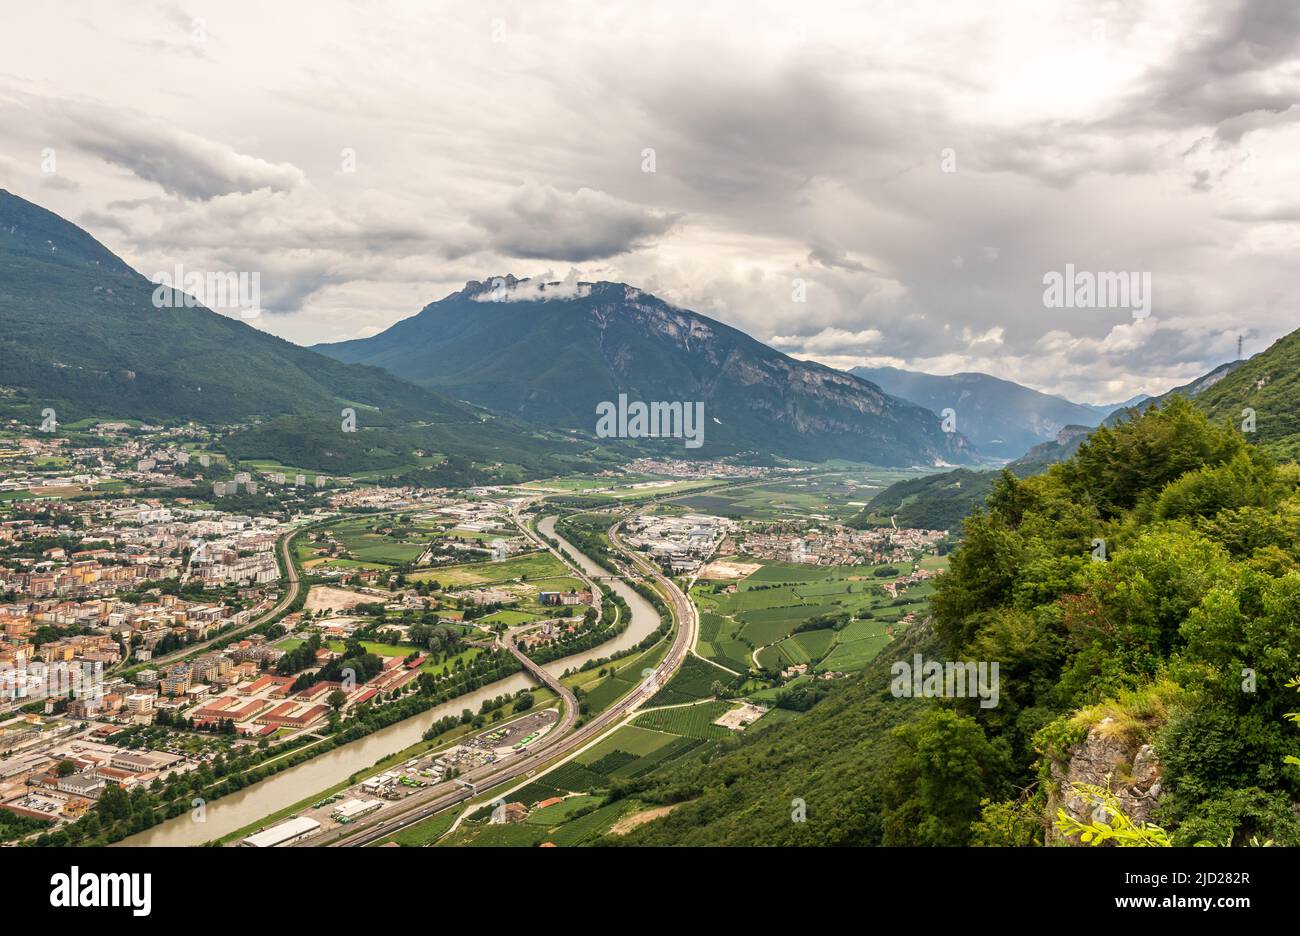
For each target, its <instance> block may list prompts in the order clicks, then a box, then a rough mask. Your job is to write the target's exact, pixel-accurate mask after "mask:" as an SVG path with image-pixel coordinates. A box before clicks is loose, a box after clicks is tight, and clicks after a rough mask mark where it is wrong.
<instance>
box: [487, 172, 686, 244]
mask: <svg viewBox="0 0 1300 936" xmlns="http://www.w3.org/2000/svg"><path fill="white" fill-rule="evenodd" d="M680 217H681V216H680V215H679V214H677V213H673V212H655V211H649V210H647V209H645V208H643V207H641V206H639V205H633V204H629V203H628V202H624V201H620V200H619V199H617V198H612V197H610V196H609V195H607V194H605V193H604V192H598V191H593V190H592V189H587V188H583V189H579V190H578V191H576V192H562V191H559V190H558V189H554V188H551V187H549V186H539V185H525V186H522V187H520V188H519V189H518V190H516V191H514V192H512V193H511V194H510V195H509V196H508V197H507V198H506V199H505V200H504V201H503V202H501V203H500V204H498V205H495V206H492V207H486V208H483V209H481V210H479V211H477V212H475V214H474V215H473V218H472V220H473V221H474V223H475V224H477V225H478V226H480V227H482V228H483V229H484V230H485V231H486V232H487V235H488V240H489V243H490V245H491V246H492V247H493V248H494V249H495V250H497V251H498V252H500V253H501V254H503V255H505V256H507V257H520V258H525V259H541V260H564V261H568V262H573V263H579V262H583V261H587V260H603V259H606V258H608V257H613V256H616V255H618V254H621V253H626V252H628V251H629V250H636V249H638V248H640V247H643V246H645V244H646V243H648V242H649V241H651V240H652V239H653V238H655V237H658V236H660V235H663V234H666V233H667V232H668V231H670V230H671V229H672V227H673V225H675V224H676V223H677V222H678V221H679V220H680Z"/></svg>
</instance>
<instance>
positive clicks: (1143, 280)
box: [1043, 263, 1151, 319]
mask: <svg viewBox="0 0 1300 936" xmlns="http://www.w3.org/2000/svg"><path fill="white" fill-rule="evenodd" d="M1043 285H1044V286H1046V287H1047V288H1046V289H1044V290H1043V305H1044V306H1046V307H1047V308H1049V309H1132V310H1133V318H1134V319H1144V318H1149V317H1150V316H1151V274H1150V273H1149V272H1147V273H1113V272H1112V273H1087V272H1082V271H1080V272H1075V269H1074V264H1073V263H1067V264H1066V265H1065V273H1064V274H1061V273H1057V272H1056V271H1055V270H1053V271H1052V272H1050V273H1047V274H1044V276H1043Z"/></svg>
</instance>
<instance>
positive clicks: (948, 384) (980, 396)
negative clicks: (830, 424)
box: [849, 367, 1108, 458]
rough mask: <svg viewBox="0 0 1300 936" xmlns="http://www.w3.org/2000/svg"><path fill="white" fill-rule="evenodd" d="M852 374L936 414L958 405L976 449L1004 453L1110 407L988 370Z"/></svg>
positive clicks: (1094, 419) (960, 424)
mask: <svg viewBox="0 0 1300 936" xmlns="http://www.w3.org/2000/svg"><path fill="white" fill-rule="evenodd" d="M849 373H851V374H855V375H857V376H859V377H863V378H865V379H867V380H870V381H871V382H873V383H875V384H877V385H878V386H879V387H880V388H881V389H883V390H884V391H885V392H886V393H890V394H893V395H894V396H897V397H902V398H903V399H904V400H910V401H912V402H913V403H917V404H919V405H921V406H924V407H925V408H926V409H929V410H932V411H933V412H935V413H943V411H944V410H945V409H950V410H952V411H953V413H954V416H955V419H956V423H957V429H958V431H960V432H961V433H962V434H963V435H964V436H966V438H968V439H969V440H970V441H971V444H972V445H973V446H974V447H975V449H976V451H978V452H979V453H980V454H981V455H989V456H994V457H999V458H1018V457H1020V456H1021V455H1023V454H1025V452H1027V451H1028V450H1029V449H1030V448H1032V447H1033V446H1035V445H1038V444H1039V443H1042V442H1047V441H1050V440H1052V439H1055V438H1056V435H1057V433H1059V432H1060V431H1061V430H1062V429H1064V428H1065V427H1066V426H1071V425H1078V426H1096V425H1099V424H1100V423H1101V421H1102V419H1103V418H1104V417H1105V416H1106V414H1107V412H1108V411H1107V410H1105V409H1104V408H1102V407H1093V406H1085V405H1082V404H1079V403H1071V402H1070V401H1069V400H1066V399H1064V398H1063V397H1058V396H1052V395H1051V394H1047V393H1042V392H1040V391H1038V390H1033V389H1030V388H1029V387H1025V386H1021V385H1020V384H1018V383H1013V382H1012V381H1010V380H1002V379H1001V378H998V377H992V376H990V375H988V374H978V373H964V374H949V375H937V374H924V373H919V372H917V371H908V370H901V369H899V368H897V367H855V368H853V369H852V370H851V371H850V372H849Z"/></svg>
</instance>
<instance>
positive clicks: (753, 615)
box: [691, 557, 934, 672]
mask: <svg viewBox="0 0 1300 936" xmlns="http://www.w3.org/2000/svg"><path fill="white" fill-rule="evenodd" d="M928 558H930V557H927V559H928ZM923 562H925V560H923ZM892 566H893V567H895V568H897V569H898V570H899V572H900V573H907V572H910V571H911V569H912V566H911V564H910V563H893V564H892ZM931 567H934V566H933V565H931ZM881 568H884V566H852V567H847V566H813V565H805V564H801V563H786V562H769V563H764V564H763V566H762V568H760V569H758V570H757V571H755V572H754V573H753V574H751V575H749V576H748V577H746V578H745V579H744V580H743V581H740V582H738V583H736V584H737V589H736V591H735V592H734V593H733V594H726V593H725V591H723V590H722V585H723V584H725V583H718V582H703V583H700V584H697V585H696V586H695V587H694V588H692V590H691V596H692V598H694V600H695V603H696V605H697V607H699V609H700V640H699V643H698V645H697V648H696V649H697V650H698V652H699V654H700V656H702V657H705V658H706V659H709V660H712V661H714V662H716V663H719V664H721V665H722V666H726V667H728V668H729V669H732V670H736V671H738V672H744V671H746V670H748V669H749V668H750V667H751V666H753V665H754V662H755V660H757V662H758V664H759V665H760V666H762V667H765V668H769V669H783V668H785V667H787V666H791V665H793V664H801V663H802V664H808V665H810V666H812V667H813V668H814V669H816V670H836V671H854V670H859V669H861V668H862V667H863V666H865V665H866V664H867V662H869V661H870V660H871V659H872V658H874V657H875V655H876V654H877V653H879V652H880V649H881V648H882V647H883V646H884V645H885V644H887V643H888V642H889V640H890V639H892V638H891V636H890V635H888V634H886V633H885V628H886V626H893V627H894V630H895V632H897V630H898V627H900V626H906V625H900V624H899V621H900V620H901V619H902V618H903V617H904V616H905V615H907V614H913V615H918V616H920V615H923V614H924V613H925V610H926V605H927V603H928V600H929V596H930V595H931V594H932V593H933V591H934V585H933V583H932V582H922V583H918V584H914V585H912V586H911V587H909V588H908V589H907V590H906V591H905V592H904V593H903V595H902V596H900V597H899V598H890V597H889V596H888V595H887V594H886V593H885V592H884V590H883V589H882V588H881V587H880V586H881V583H882V582H886V581H890V580H891V579H892V576H891V577H889V578H880V577H877V576H876V575H874V573H875V571H876V570H877V569H881ZM845 616H847V617H848V619H849V621H850V623H849V624H848V626H846V627H843V629H842V630H833V629H830V628H824V629H817V630H807V631H798V632H797V630H798V628H799V627H800V626H801V625H803V624H804V623H806V622H808V621H811V620H812V619H813V618H820V617H836V618H843V617H845Z"/></svg>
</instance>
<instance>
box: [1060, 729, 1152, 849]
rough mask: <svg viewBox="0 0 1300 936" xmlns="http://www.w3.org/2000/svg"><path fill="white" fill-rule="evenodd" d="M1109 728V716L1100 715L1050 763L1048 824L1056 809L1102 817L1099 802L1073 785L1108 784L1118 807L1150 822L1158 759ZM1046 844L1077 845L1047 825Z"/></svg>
mask: <svg viewBox="0 0 1300 936" xmlns="http://www.w3.org/2000/svg"><path fill="white" fill-rule="evenodd" d="M1113 726H1114V719H1112V718H1104V719H1102V720H1101V721H1100V722H1098V723H1097V724H1095V725H1093V726H1092V728H1090V729H1089V730H1088V735H1087V737H1085V738H1084V739H1083V741H1081V742H1079V743H1078V744H1077V745H1075V746H1074V747H1072V748H1071V749H1070V752H1069V758H1068V760H1065V761H1059V760H1054V761H1053V762H1052V765H1051V769H1052V781H1053V786H1054V789H1053V790H1052V793H1051V795H1050V796H1049V797H1048V802H1047V818H1048V820H1049V822H1052V823H1054V821H1055V818H1056V814H1057V810H1058V809H1064V810H1065V811H1066V813H1067V814H1069V815H1070V816H1072V817H1073V818H1075V819H1078V820H1079V821H1080V822H1092V821H1094V820H1095V819H1104V818H1105V817H1104V815H1100V814H1097V815H1095V813H1096V810H1097V808H1098V805H1099V804H1098V803H1096V802H1095V801H1093V799H1092V798H1091V797H1089V796H1087V795H1085V794H1081V793H1079V792H1077V791H1076V789H1075V787H1076V785H1078V784H1086V785H1092V786H1100V787H1109V788H1110V790H1111V792H1113V793H1114V794H1115V796H1116V798H1117V799H1118V800H1119V808H1120V809H1121V810H1122V811H1123V812H1124V814H1125V815H1126V816H1128V817H1129V818H1130V819H1132V820H1133V821H1134V822H1135V823H1142V822H1153V821H1154V820H1153V818H1152V817H1153V816H1154V814H1155V807H1156V801H1157V800H1158V799H1159V797H1160V790H1161V782H1160V781H1161V768H1160V761H1159V760H1158V759H1157V758H1156V755H1155V752H1154V751H1153V750H1152V749H1151V745H1149V744H1137V745H1136V746H1135V743H1134V742H1133V741H1132V740H1131V739H1129V738H1127V737H1124V736H1122V735H1120V734H1117V733H1116V732H1114V731H1112V730H1111V729H1112V728H1113ZM1047 844H1048V845H1078V844H1080V843H1079V842H1078V841H1077V840H1075V839H1071V838H1067V837H1065V836H1063V835H1061V834H1060V833H1059V832H1058V831H1057V830H1056V827H1055V825H1054V824H1053V825H1049V827H1048V830H1047Z"/></svg>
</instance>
